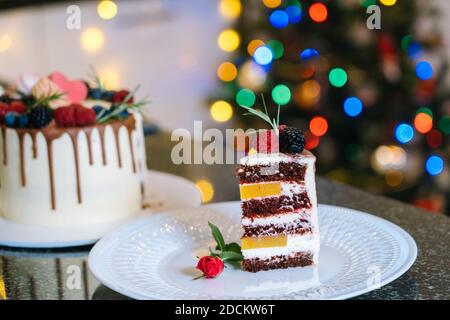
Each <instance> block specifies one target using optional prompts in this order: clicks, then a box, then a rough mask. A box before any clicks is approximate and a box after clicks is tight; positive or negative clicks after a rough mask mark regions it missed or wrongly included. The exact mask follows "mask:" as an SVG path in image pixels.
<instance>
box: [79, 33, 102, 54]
mask: <svg viewBox="0 0 450 320" xmlns="http://www.w3.org/2000/svg"><path fill="white" fill-rule="evenodd" d="M104 44H105V35H104V34H103V31H102V30H100V29H99V28H88V29H86V30H84V31H83V32H82V33H81V46H82V47H83V49H84V50H85V51H87V52H89V53H94V52H98V51H100V49H102V48H103V46H104Z"/></svg>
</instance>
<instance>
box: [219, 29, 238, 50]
mask: <svg viewBox="0 0 450 320" xmlns="http://www.w3.org/2000/svg"><path fill="white" fill-rule="evenodd" d="M240 42H241V39H240V37H239V34H238V33H237V32H236V31H235V30H232V29H227V30H224V31H222V32H221V33H220V35H219V38H218V39H217V44H218V46H219V48H220V49H222V50H223V51H226V52H232V51H234V50H236V49H237V48H238V47H239V44H240Z"/></svg>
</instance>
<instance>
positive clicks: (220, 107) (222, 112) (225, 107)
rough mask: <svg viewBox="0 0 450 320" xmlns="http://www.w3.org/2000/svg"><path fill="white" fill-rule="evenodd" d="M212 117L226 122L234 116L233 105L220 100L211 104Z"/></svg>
mask: <svg viewBox="0 0 450 320" xmlns="http://www.w3.org/2000/svg"><path fill="white" fill-rule="evenodd" d="M210 113H211V118H213V119H214V120H215V121H217V122H225V121H228V120H230V119H231V117H232V116H233V107H232V106H231V105H230V104H229V103H228V102H226V101H223V100H219V101H216V102H214V103H213V104H212V105H211V109H210Z"/></svg>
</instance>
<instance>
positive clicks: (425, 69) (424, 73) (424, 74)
mask: <svg viewBox="0 0 450 320" xmlns="http://www.w3.org/2000/svg"><path fill="white" fill-rule="evenodd" d="M416 74H417V76H418V77H419V79H421V80H428V79H430V78H431V77H432V76H433V68H432V67H431V64H430V63H429V62H426V61H421V62H419V63H418V64H417V66H416Z"/></svg>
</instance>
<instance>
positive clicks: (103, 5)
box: [97, 0, 117, 20]
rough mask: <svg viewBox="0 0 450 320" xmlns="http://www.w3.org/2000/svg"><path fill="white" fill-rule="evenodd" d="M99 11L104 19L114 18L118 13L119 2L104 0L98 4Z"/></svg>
mask: <svg viewBox="0 0 450 320" xmlns="http://www.w3.org/2000/svg"><path fill="white" fill-rule="evenodd" d="M97 13H98V15H99V16H100V18H102V19H105V20H109V19H112V18H114V17H115V16H116V14H117V4H115V3H114V1H110V0H102V1H100V2H99V3H98V5H97Z"/></svg>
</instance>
